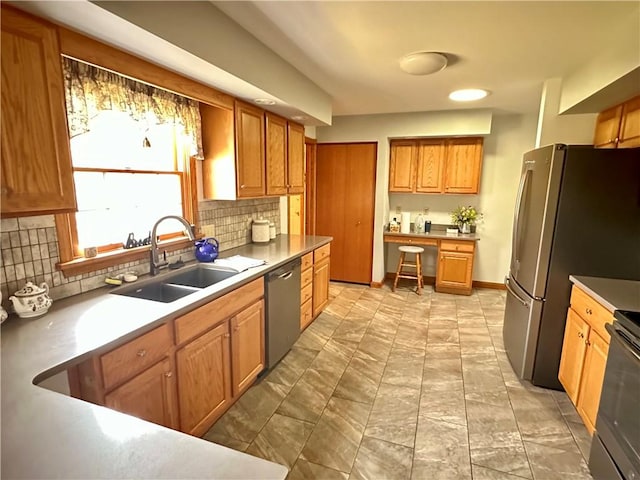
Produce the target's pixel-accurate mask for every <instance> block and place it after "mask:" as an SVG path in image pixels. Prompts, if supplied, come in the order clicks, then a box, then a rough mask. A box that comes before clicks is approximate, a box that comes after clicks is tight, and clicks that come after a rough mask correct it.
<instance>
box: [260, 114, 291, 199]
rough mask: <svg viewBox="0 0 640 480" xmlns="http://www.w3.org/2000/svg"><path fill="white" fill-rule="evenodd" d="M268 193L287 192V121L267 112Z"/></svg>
mask: <svg viewBox="0 0 640 480" xmlns="http://www.w3.org/2000/svg"><path fill="white" fill-rule="evenodd" d="M265 128H266V152H265V153H266V165H267V166H266V169H267V172H266V173H267V195H286V194H287V187H288V184H287V121H286V120H285V119H284V118H282V117H278V116H277V115H274V114H273V113H269V112H266V113H265Z"/></svg>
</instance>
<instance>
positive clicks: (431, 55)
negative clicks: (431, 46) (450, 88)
mask: <svg viewBox="0 0 640 480" xmlns="http://www.w3.org/2000/svg"><path fill="white" fill-rule="evenodd" d="M447 62H448V60H447V57H446V56H445V55H443V54H442V53H438V52H415V53H409V54H408V55H405V56H404V57H402V58H401V59H400V68H401V69H402V70H403V71H405V72H406V73H408V74H410V75H430V74H432V73H436V72H439V71H440V70H443V69H444V68H445V67H446V66H447Z"/></svg>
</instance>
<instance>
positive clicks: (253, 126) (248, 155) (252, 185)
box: [236, 101, 265, 198]
mask: <svg viewBox="0 0 640 480" xmlns="http://www.w3.org/2000/svg"><path fill="white" fill-rule="evenodd" d="M264 165H265V159H264V113H263V111H262V110H260V109H259V108H256V107H254V106H252V105H248V104H246V103H242V102H238V101H236V171H237V172H236V173H237V178H236V186H237V189H238V197H239V198H246V197H262V196H264V195H265V173H264V171H265V166H264Z"/></svg>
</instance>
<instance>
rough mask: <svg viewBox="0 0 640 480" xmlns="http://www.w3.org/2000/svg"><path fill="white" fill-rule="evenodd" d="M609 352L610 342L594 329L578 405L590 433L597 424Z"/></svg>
mask: <svg viewBox="0 0 640 480" xmlns="http://www.w3.org/2000/svg"><path fill="white" fill-rule="evenodd" d="M608 353H609V344H607V342H605V341H604V340H603V339H602V338H601V337H600V335H598V334H597V333H595V331H593V330H592V331H591V332H590V333H589V341H588V342H587V350H586V356H585V360H584V369H583V371H582V378H581V380H580V393H579V394H578V403H577V405H576V407H577V409H578V413H579V414H580V416H581V417H582V420H584V422H585V425H586V427H587V430H589V433H593V430H594V429H595V425H596V416H597V415H598V406H599V405H600V393H601V392H602V381H603V379H604V370H605V367H606V365H607V354H608Z"/></svg>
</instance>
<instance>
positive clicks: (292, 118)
mask: <svg viewBox="0 0 640 480" xmlns="http://www.w3.org/2000/svg"><path fill="white" fill-rule="evenodd" d="M305 118H307V117H305V116H304V115H294V116H293V117H291V120H304V119H305Z"/></svg>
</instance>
